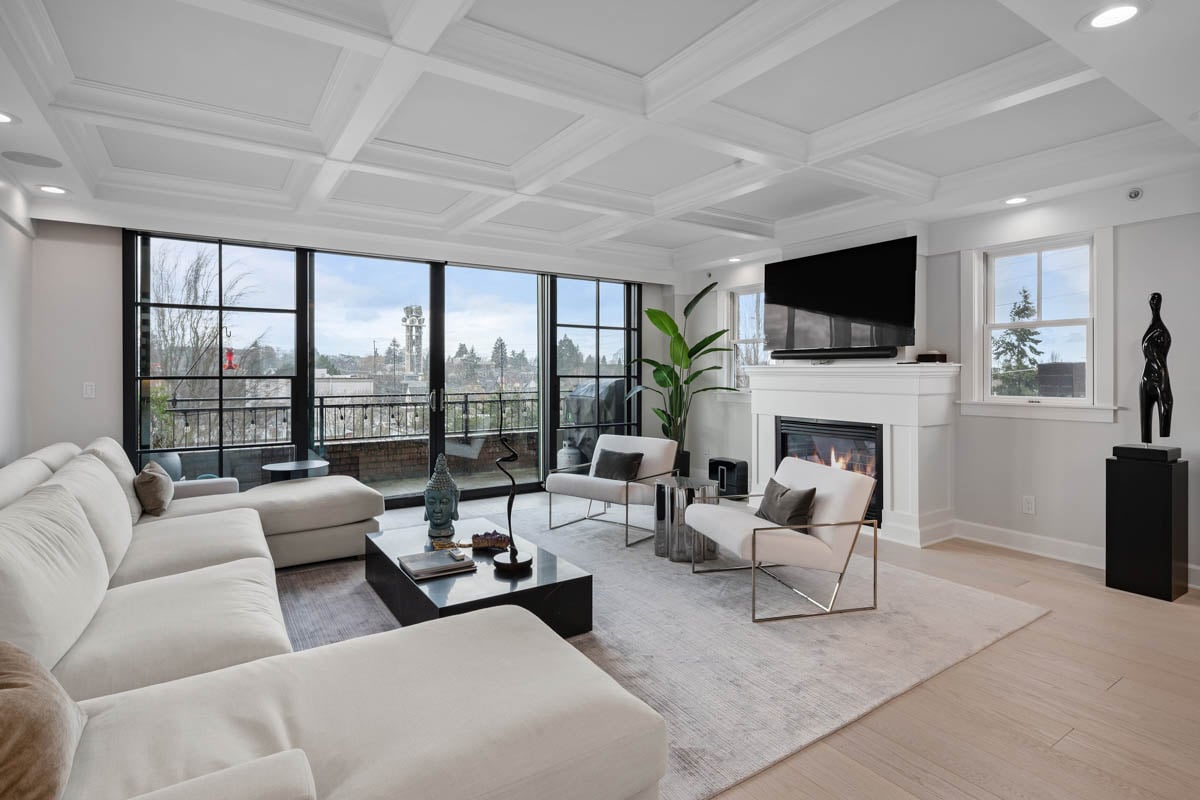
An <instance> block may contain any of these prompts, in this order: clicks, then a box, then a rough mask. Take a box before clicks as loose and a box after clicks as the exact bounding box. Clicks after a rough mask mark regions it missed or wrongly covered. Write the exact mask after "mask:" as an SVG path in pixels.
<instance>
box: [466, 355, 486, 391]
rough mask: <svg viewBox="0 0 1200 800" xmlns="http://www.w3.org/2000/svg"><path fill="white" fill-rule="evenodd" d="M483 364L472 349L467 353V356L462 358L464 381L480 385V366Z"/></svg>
mask: <svg viewBox="0 0 1200 800" xmlns="http://www.w3.org/2000/svg"><path fill="white" fill-rule="evenodd" d="M482 363H483V359H481V358H480V357H479V354H478V353H476V352H475V348H474V347H472V348H471V349H470V350H468V351H467V354H466V355H464V356H463V357H462V378H463V381H464V382H466V383H468V384H471V385H474V384H476V383H479V365H480V364H482Z"/></svg>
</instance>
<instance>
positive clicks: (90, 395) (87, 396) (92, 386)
mask: <svg viewBox="0 0 1200 800" xmlns="http://www.w3.org/2000/svg"><path fill="white" fill-rule="evenodd" d="M83 399H84V400H95V399H96V382H95V381H84V382H83Z"/></svg>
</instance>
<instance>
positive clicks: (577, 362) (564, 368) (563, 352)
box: [558, 335, 584, 375]
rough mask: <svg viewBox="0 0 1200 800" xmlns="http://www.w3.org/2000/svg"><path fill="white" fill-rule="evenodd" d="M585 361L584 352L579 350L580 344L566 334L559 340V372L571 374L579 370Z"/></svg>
mask: <svg viewBox="0 0 1200 800" xmlns="http://www.w3.org/2000/svg"><path fill="white" fill-rule="evenodd" d="M583 363H584V362H583V353H581V352H579V345H577V344H575V342H574V341H572V340H571V338H570V337H569V336H565V335H564V336H563V337H562V339H561V340H559V342H558V374H559V375H570V374H572V373H574V372H576V371H578V369H579V368H580V367H582V366H583Z"/></svg>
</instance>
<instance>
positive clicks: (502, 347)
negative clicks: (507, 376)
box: [492, 337, 508, 389]
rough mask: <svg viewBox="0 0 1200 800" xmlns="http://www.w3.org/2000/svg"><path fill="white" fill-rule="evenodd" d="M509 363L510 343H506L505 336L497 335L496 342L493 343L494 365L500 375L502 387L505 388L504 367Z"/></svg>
mask: <svg viewBox="0 0 1200 800" xmlns="http://www.w3.org/2000/svg"><path fill="white" fill-rule="evenodd" d="M507 364H508V345H507V344H505V343H504V338H503V337H497V338H496V343H495V344H494V345H492V366H493V367H495V368H496V371H497V372H498V373H499V375H500V388H501V389H503V388H504V368H505V366H506V365H507Z"/></svg>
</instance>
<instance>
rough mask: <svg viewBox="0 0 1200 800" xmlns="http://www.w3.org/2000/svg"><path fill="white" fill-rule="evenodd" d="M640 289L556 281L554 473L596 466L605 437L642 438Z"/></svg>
mask: <svg viewBox="0 0 1200 800" xmlns="http://www.w3.org/2000/svg"><path fill="white" fill-rule="evenodd" d="M639 289H640V287H638V286H637V285H636V284H628V283H617V282H612V281H602V280H590V279H586V278H565V277H553V278H551V289H550V316H551V330H552V337H551V341H552V342H553V343H554V344H553V346H552V347H551V348H550V356H551V364H552V378H551V380H550V381H549V383H550V393H551V395H552V397H551V402H550V408H551V409H552V414H553V416H552V417H551V420H550V425H551V427H552V429H553V432H554V435H553V438H552V441H553V442H554V447H555V449H556V454H555V458H554V459H553V460H552V461H553V463H554V465H555V466H558V467H565V466H571V465H572V464H573V463H585V462H588V461H590V460H591V458H592V454H593V451H594V449H595V444H596V439H597V437H599V436H600V435H601V434H605V433H616V434H631V435H637V434H639V433H641V420H640V419H639V417H638V413H637V408H638V404H637V403H636V402H635V401H629V400H626V399H625V397H626V395H627V394H628V392H629V390H630V389H631V388H632V387H633V386H634V385H636V381H637V375H638V370H637V365H636V364H634V363H632V362H633V360H634V359H636V358H637V357H638V356H639V355H640V347H641V342H640V338H639V337H640V332H641V331H640V324H639V321H640V318H641V293H640V291H639Z"/></svg>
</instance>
